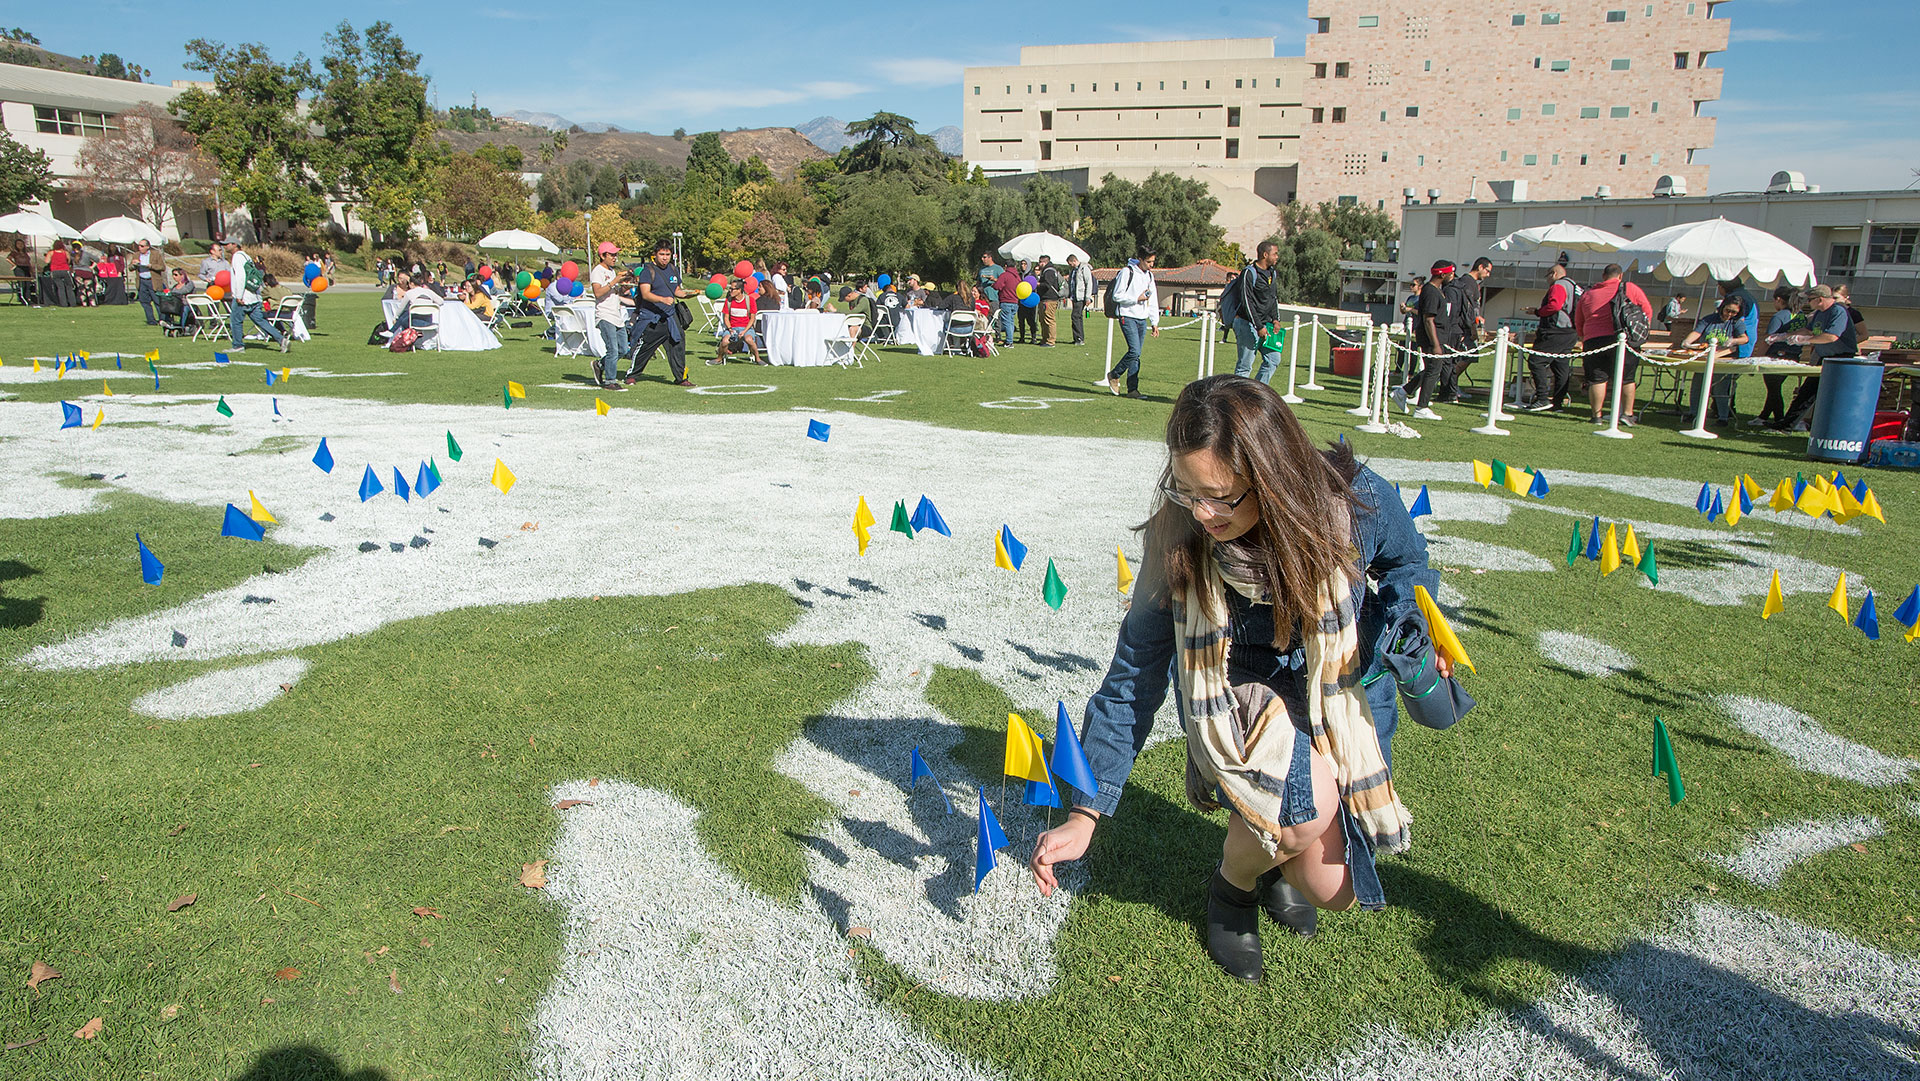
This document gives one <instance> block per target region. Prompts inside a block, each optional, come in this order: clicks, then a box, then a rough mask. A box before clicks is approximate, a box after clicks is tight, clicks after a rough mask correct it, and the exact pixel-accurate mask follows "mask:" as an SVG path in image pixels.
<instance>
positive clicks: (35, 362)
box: [33, 358, 40, 372]
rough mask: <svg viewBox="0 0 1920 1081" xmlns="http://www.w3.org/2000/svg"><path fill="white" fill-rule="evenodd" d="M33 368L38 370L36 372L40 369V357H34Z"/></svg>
mask: <svg viewBox="0 0 1920 1081" xmlns="http://www.w3.org/2000/svg"><path fill="white" fill-rule="evenodd" d="M33 370H34V371H36V372H37V371H39V370H40V361H39V359H38V358H35V359H34V362H33Z"/></svg>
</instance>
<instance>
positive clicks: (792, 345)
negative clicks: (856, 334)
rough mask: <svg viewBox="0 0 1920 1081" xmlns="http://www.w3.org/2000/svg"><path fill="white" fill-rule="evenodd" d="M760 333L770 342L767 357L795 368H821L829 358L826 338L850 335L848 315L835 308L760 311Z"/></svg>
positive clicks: (776, 362) (826, 363)
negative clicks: (839, 312) (824, 309)
mask: <svg viewBox="0 0 1920 1081" xmlns="http://www.w3.org/2000/svg"><path fill="white" fill-rule="evenodd" d="M760 333H761V337H762V338H764V339H765V340H766V343H767V359H768V360H769V361H771V362H773V363H775V364H791V365H793V366H794V367H796V368H821V367H825V366H826V365H828V364H831V363H833V361H831V360H829V359H827V339H828V338H844V337H846V336H847V317H846V316H844V315H840V314H838V313H835V312H819V311H811V310H806V309H802V310H800V311H777V312H761V313H760Z"/></svg>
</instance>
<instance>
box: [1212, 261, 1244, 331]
mask: <svg viewBox="0 0 1920 1081" xmlns="http://www.w3.org/2000/svg"><path fill="white" fill-rule="evenodd" d="M1244 273H1246V271H1244V270H1243V271H1241V272H1240V274H1244ZM1240 274H1235V275H1234V276H1233V277H1231V278H1228V279H1227V284H1225V285H1223V286H1221V287H1220V303H1219V304H1217V305H1215V307H1214V311H1215V312H1216V313H1218V314H1219V316H1220V321H1221V322H1222V323H1225V324H1227V325H1228V326H1232V325H1233V321H1234V320H1235V319H1238V318H1240Z"/></svg>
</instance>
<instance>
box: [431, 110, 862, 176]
mask: <svg viewBox="0 0 1920 1081" xmlns="http://www.w3.org/2000/svg"><path fill="white" fill-rule="evenodd" d="M440 137H441V138H443V139H445V140H446V141H447V142H448V143H450V144H451V145H452V146H453V148H454V149H455V150H456V151H459V152H461V153H472V152H473V150H474V149H475V148H476V147H479V146H481V145H484V144H486V143H495V144H498V145H501V146H507V145H512V146H518V147H519V148H520V151H521V153H522V154H524V155H525V156H526V166H525V168H526V169H527V171H529V172H533V171H536V170H539V169H541V168H542V165H541V162H540V148H541V147H543V146H546V145H547V140H548V138H549V136H548V133H547V132H546V131H545V130H543V129H540V128H536V127H533V126H531V125H524V124H516V123H513V122H511V121H509V122H508V123H507V124H504V125H502V130H500V131H482V132H463V131H448V130H444V129H443V130H442V131H441V132H440ZM720 142H721V144H722V145H724V146H725V147H726V148H727V153H729V154H731V155H733V157H734V159H735V160H736V161H744V160H746V159H747V158H749V157H752V156H753V155H755V154H758V155H760V160H761V161H764V162H766V163H767V168H769V169H771V170H773V175H775V176H777V177H780V178H781V179H787V178H790V177H792V176H793V174H794V171H795V170H797V169H798V168H799V167H800V166H801V164H803V163H805V162H809V161H813V160H815V159H818V158H824V157H826V156H827V155H826V154H824V153H822V152H821V150H820V148H819V147H816V146H814V145H813V144H812V143H810V142H808V141H807V139H806V137H805V136H803V135H801V134H800V133H799V132H797V131H795V130H793V129H792V128H747V129H743V130H741V131H723V132H721V133H720ZM691 145H692V139H691V138H690V137H689V138H688V139H686V140H679V139H675V138H673V137H672V136H670V135H649V134H647V133H645V132H637V131H606V132H584V131H576V132H574V133H572V134H571V135H569V136H568V137H567V148H566V149H565V150H562V151H561V152H560V153H559V154H558V155H556V156H555V157H554V163H555V164H557V165H565V164H567V163H568V162H572V161H577V160H583V159H584V160H586V161H590V162H592V163H593V164H594V165H596V166H599V165H620V164H622V163H624V162H628V161H647V162H653V163H654V164H656V165H661V166H664V167H666V168H670V169H680V168H682V167H684V166H685V165H686V161H687V149H688V147H690V146H691Z"/></svg>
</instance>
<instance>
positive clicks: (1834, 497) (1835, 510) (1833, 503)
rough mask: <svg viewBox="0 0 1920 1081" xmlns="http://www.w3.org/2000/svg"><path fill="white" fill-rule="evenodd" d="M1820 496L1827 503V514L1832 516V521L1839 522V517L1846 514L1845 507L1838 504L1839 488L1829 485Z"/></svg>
mask: <svg viewBox="0 0 1920 1081" xmlns="http://www.w3.org/2000/svg"><path fill="white" fill-rule="evenodd" d="M1821 494H1822V495H1823V496H1824V497H1825V498H1826V501H1827V513H1829V514H1831V515H1833V519H1834V521H1836V522H1837V521H1839V520H1840V516H1841V515H1843V514H1845V513H1846V507H1845V505H1844V504H1842V503H1841V502H1840V486H1839V485H1836V484H1829V485H1827V489H1826V491H1825V492H1822V493H1821Z"/></svg>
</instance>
